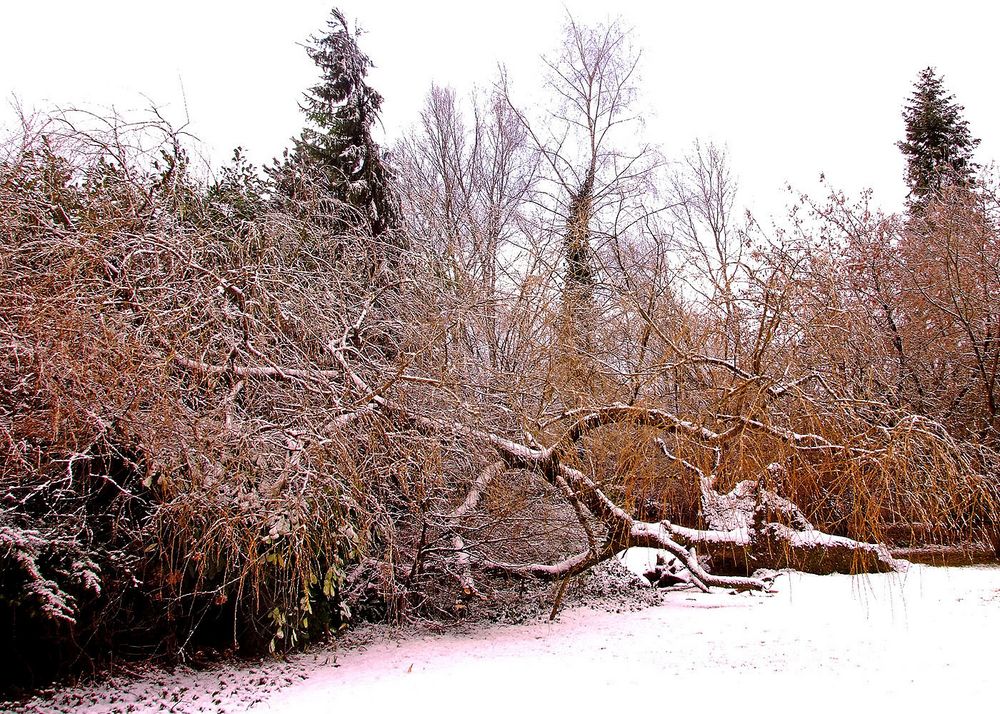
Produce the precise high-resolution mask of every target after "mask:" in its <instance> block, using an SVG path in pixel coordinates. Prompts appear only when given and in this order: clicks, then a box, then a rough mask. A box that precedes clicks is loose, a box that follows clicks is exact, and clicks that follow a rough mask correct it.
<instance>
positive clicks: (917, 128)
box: [897, 67, 979, 207]
mask: <svg viewBox="0 0 1000 714" xmlns="http://www.w3.org/2000/svg"><path fill="white" fill-rule="evenodd" d="M964 111H965V107H963V106H962V105H960V104H957V103H956V102H955V95H954V94H948V93H947V92H946V90H945V88H944V84H943V82H942V79H941V77H939V76H938V75H937V74H936V73H935V71H934V68H933V67H927V68H926V69H924V70H922V71H921V72H920V76H919V78H918V79H917V82H916V83H915V84H914V90H913V94H912V95H911V96H910V99H909V100H908V101H907V103H906V107H905V108H904V109H903V120H904V122H905V123H906V140H905V141H900V142H898V143H897V146H898V147H899V149H900V151H902V152H903V155H904V156H905V157H906V182H907V184H908V185H909V187H910V197H909V198H910V202H911V206H914V207H920V206H923V205H925V204H926V203H927V201H929V200H930V199H931V198H934V197H935V196H938V195H940V193H941V191H942V190H943V189H945V188H947V187H949V186H959V187H969V186H972V185H973V183H974V181H975V174H976V171H977V170H978V168H979V166H978V165H977V164H975V163H974V162H973V160H972V154H973V152H974V151H975V148H976V147H977V146H978V145H979V139H975V138H973V137H972V134H971V133H970V132H969V122H967V121H966V120H965V119H964V118H963V117H962V113H963V112H964Z"/></svg>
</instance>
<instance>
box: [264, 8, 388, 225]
mask: <svg viewBox="0 0 1000 714" xmlns="http://www.w3.org/2000/svg"><path fill="white" fill-rule="evenodd" d="M331 15H332V16H331V18H330V19H329V20H328V21H327V32H326V33H325V34H323V35H321V36H318V37H312V38H310V44H309V45H308V46H307V47H306V52H307V53H308V54H309V57H310V58H311V59H312V60H313V62H315V63H316V66H317V67H319V69H320V71H321V77H320V81H319V83H318V84H316V85H315V86H314V87H312V89H310V90H309V91H308V92H306V94H305V97H304V102H303V104H302V105H300V107H301V109H302V111H303V113H304V114H305V115H306V127H305V128H304V129H303V130H302V133H301V135H300V136H299V138H298V139H295V143H294V149H293V151H292V153H291V156H289V157H286V162H285V164H286V165H285V166H284V167H282V169H284V170H285V171H286V172H287V169H288V168H289V167H288V164H291V165H292V167H294V168H300V167H304V168H306V169H312V170H314V171H315V172H316V174H318V176H319V177H320V179H321V184H322V188H323V189H325V191H327V192H328V193H329V194H330V195H331V196H332V197H333V198H334V199H336V200H337V201H338V202H339V203H340V204H341V208H342V209H343V208H346V209H347V210H346V211H343V210H341V213H342V214H344V215H343V220H344V221H345V222H347V223H348V224H353V225H358V224H360V226H359V227H361V228H364V229H365V230H366V232H368V233H370V234H371V235H372V236H373V237H375V238H383V240H384V234H386V233H387V232H388V231H390V230H391V229H392V228H394V227H395V226H396V224H397V222H398V208H397V201H396V197H395V194H394V192H393V190H392V188H391V186H390V175H389V170H388V168H387V166H386V163H385V160H384V156H383V153H382V150H381V148H380V147H379V146H378V144H376V143H375V141H374V140H373V139H372V135H371V132H372V127H373V126H374V124H375V122H376V121H377V120H378V118H379V110H380V108H381V106H382V97H381V96H380V95H379V93H378V92H376V91H375V90H374V89H372V88H371V87H369V86H368V85H367V84H366V82H365V78H366V76H367V74H368V69H369V68H370V67H372V62H371V60H369V59H368V57H367V55H365V54H364V53H362V52H361V50H360V49H359V48H358V44H357V40H356V35H355V34H352V33H351V32H350V31H349V29H348V26H347V21H346V20H345V19H344V15H343V14H342V13H341V12H340V11H339V10H337V9H336V8H335V9H334V10H333V11H332V13H331ZM275 173H279V174H280V173H281V172H280V171H278V172H275ZM275 178H276V179H277V181H278V183H279V185H283V186H284V187H285V189H286V193H287V192H293V191H294V188H293V187H294V186H295V178H294V172H293V175H292V176H289V175H287V173H286V174H285V176H283V177H281V176H275Z"/></svg>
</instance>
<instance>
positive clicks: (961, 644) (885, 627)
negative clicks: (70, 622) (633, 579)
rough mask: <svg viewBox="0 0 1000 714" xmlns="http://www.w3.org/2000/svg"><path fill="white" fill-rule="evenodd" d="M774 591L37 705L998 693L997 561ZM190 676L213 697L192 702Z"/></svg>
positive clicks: (762, 703)
mask: <svg viewBox="0 0 1000 714" xmlns="http://www.w3.org/2000/svg"><path fill="white" fill-rule="evenodd" d="M640 556H643V557H647V558H648V557H649V554H633V555H631V556H626V557H625V558H624V560H625V561H626V562H625V564H626V565H627V566H628V567H630V569H632V568H631V566H630V565H629V563H630V562H631V561H632V559H636V560H638V559H639V557H640ZM653 557H654V558H655V556H653ZM643 565H645V564H643ZM775 589H776V592H774V593H771V594H767V595H761V594H759V593H757V594H754V593H742V594H730V593H729V592H727V591H725V590H715V591H713V592H711V593H708V594H703V593H700V592H697V591H694V590H691V589H680V590H668V591H663V595H662V604H661V605H659V606H656V607H649V608H645V609H642V610H638V611H623V612H610V611H608V609H607V606H606V605H605V606H602V607H601V608H594V607H575V608H572V609H567V610H564V611H563V612H562V614H561V615H560V616H559V617H558V618H557V620H556V621H554V622H549V621H548V620H539V621H535V622H532V623H529V624H525V625H517V626H504V627H497V626H492V627H487V626H476V627H471V628H468V629H467V631H465V632H455V631H448V630H444V631H442V632H440V633H432V632H428V631H426V630H425V631H424V632H422V633H417V634H413V633H411V634H410V635H409V636H407V637H405V638H402V639H399V638H398V634H399V633H396V635H394V636H392V637H380V638H377V639H376V640H374V641H369V642H367V643H366V644H364V645H359V646H357V647H356V648H354V649H352V650H350V651H343V650H342V651H340V652H339V653H336V652H333V651H329V652H327V653H312V654H309V655H305V656H301V657H298V658H295V659H294V660H293V661H292V663H291V664H276V665H272V666H273V667H275V668H276V669H281V668H282V667H286V668H288V669H285V670H284V674H281V675H278V677H277V678H275V677H272V676H270V675H269V674H266V673H264V674H260V673H257V674H250V673H247V672H241V671H239V670H238V669H235V668H224V669H221V670H218V671H216V672H203V673H197V674H193V673H192V674H190V675H189V677H188V679H187V680H185V683H184V685H183V686H186V687H188V689H187V690H186V691H185V692H184V693H182V695H181V696H176V695H175V694H172V693H170V692H168V693H167V695H163V694H162V692H161V691H157V687H154V686H150V682H151V681H152V680H149V681H146V680H138V681H135V682H132V683H125V682H121V683H116V684H115V685H114V686H109V687H104V688H94V689H91V690H87V691H83V690H64V691H63V692H62V693H61V696H60V697H59V698H58V700H51V699H50V700H48V701H42V700H36V701H34V702H32V703H31V704H30V706H29V708H28V709H27V711H71V710H77V711H87V712H111V711H182V712H196V711H227V712H251V713H257V712H260V713H265V712H267V713H273V712H296V713H298V712H302V713H304V714H305V713H309V712H324V713H325V712H333V711H369V710H375V711H407V712H413V711H415V712H421V711H455V710H459V709H461V710H466V709H469V710H473V711H476V712H501V711H502V712H510V711H517V710H522V709H525V708H528V709H530V710H557V709H558V710H565V711H569V710H572V709H573V708H574V707H581V708H582V709H583V710H584V711H594V710H597V709H599V708H603V707H611V706H615V707H622V706H625V707H629V708H633V707H641V708H643V709H651V710H656V711H661V710H666V709H667V708H669V709H677V708H687V707H691V708H697V710H699V711H700V710H711V709H713V708H720V709H721V708H724V709H731V708H732V707H733V706H749V705H750V704H751V703H755V704H754V708H757V707H760V708H761V709H762V710H765V711H770V710H777V711H781V710H787V709H792V710H799V709H804V710H805V711H808V712H810V714H812V713H813V712H834V711H836V712H838V713H839V712H843V711H845V710H854V709H857V708H861V709H862V710H874V709H878V708H885V709H886V710H892V711H900V710H902V709H904V708H906V709H907V710H909V711H918V712H922V711H933V710H935V709H938V708H943V707H947V710H949V711H950V710H953V709H955V708H956V707H962V706H965V705H971V706H973V707H975V708H977V709H978V708H981V707H982V706H986V705H988V704H989V703H990V702H994V701H995V696H996V686H997V684H996V682H997V680H996V678H995V670H996V664H995V658H994V657H992V656H987V653H989V652H993V651H995V648H996V646H997V644H998V643H1000V568H997V567H971V568H928V567H924V566H914V567H912V568H910V570H909V571H907V572H906V573H891V574H885V575H868V576H844V575H828V576H813V575H802V574H798V573H785V574H783V575H782V577H780V578H779V579H778V580H777V581H776V582H775ZM619 609H623V608H619ZM261 671H263V670H261ZM254 677H258V678H259V679H257V680H255V679H254ZM181 679H183V677H181ZM256 682H261V684H257V683H256ZM222 683H224V684H225V685H226V686H225V687H224V688H220V687H221V684H222ZM157 686H159V685H157ZM174 686H177V685H174ZM223 689H224V690H225V691H224V692H223ZM67 692H69V693H70V694H72V696H75V697H80V699H79V700H78V701H79V705H78V706H76V707H74V706H69V701H70V700H68V699H67V698H66V695H67ZM192 692H197V693H199V695H200V696H207V695H209V694H211V699H210V700H208V701H206V700H205V699H199V700H192V698H191V693H192ZM216 692H219V693H216ZM102 696H103V697H107V698H108V700H107V701H105V702H103V703H102V702H95V698H98V699H99V698H100V697H102ZM112 696H114V697H116V699H117V701H115V702H111V700H110V697H112ZM216 700H218V702H216ZM129 705H130V706H129ZM991 707H992V705H990V708H991Z"/></svg>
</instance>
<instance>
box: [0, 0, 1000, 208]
mask: <svg viewBox="0 0 1000 714" xmlns="http://www.w3.org/2000/svg"><path fill="white" fill-rule="evenodd" d="M5 5H6V7H4V9H3V15H2V17H3V25H4V30H3V32H2V36H0V93H2V94H4V95H5V96H6V97H7V98H8V102H7V103H8V104H10V102H11V100H12V99H13V98H14V97H17V98H18V99H19V101H20V102H21V103H22V104H23V106H24V107H25V109H27V110H32V109H44V108H45V107H48V106H51V105H53V104H58V105H70V104H77V105H86V106H88V107H95V106H96V107H101V106H110V105H114V106H115V107H116V108H119V109H122V110H128V109H134V108H141V107H142V106H143V105H144V104H145V103H146V100H145V99H144V96H145V97H148V98H149V99H150V100H152V101H155V102H156V103H157V104H159V105H161V106H165V107H166V112H167V114H168V116H171V117H173V118H175V120H178V121H181V120H183V119H184V116H185V109H184V98H186V102H187V113H188V115H189V116H190V120H191V126H190V129H191V130H192V131H193V132H194V133H195V134H197V135H198V136H199V137H200V139H201V140H202V142H203V150H204V152H205V154H206V155H207V156H209V157H210V158H211V159H212V160H213V161H214V162H216V163H218V162H219V161H222V160H224V159H226V158H227V157H228V155H229V154H230V153H231V151H232V149H233V147H235V146H237V145H242V146H244V147H246V148H247V149H248V152H249V154H250V157H251V159H252V160H254V161H255V162H258V163H261V162H266V161H268V160H269V159H270V158H271V157H272V156H275V155H277V154H279V153H280V152H281V150H282V148H283V147H285V146H286V145H287V144H288V140H289V137H291V136H292V135H293V134H296V133H297V132H298V130H299V128H300V127H301V121H302V120H301V116H300V115H299V112H298V109H297V102H298V100H299V97H300V96H301V93H302V91H303V90H304V89H306V88H307V87H308V86H310V84H311V83H313V81H314V79H315V78H316V71H315V67H314V66H313V65H312V64H311V62H310V61H309V59H308V58H307V57H306V55H305V52H304V51H303V49H302V47H301V43H302V42H304V41H305V40H306V38H308V36H309V35H310V34H313V33H315V32H318V31H319V30H321V29H322V28H323V27H324V23H325V21H326V19H327V17H328V16H329V10H330V6H331V2H330V1H329V0H319V1H317V0H290V1H289V2H285V3H277V2H273V1H271V2H253V1H247V0H243V1H235V0H197V1H196V0H169V1H167V0H164V1H162V2H140V1H138V0H132V1H131V2H124V1H115V0H86V1H80V0H75V1H73V0H34V2H33V3H27V2H23V3H22V2H19V3H13V2H8V3H5ZM991 5H992V3H987V2H963V1H956V0H951V1H950V2H948V3H945V2H940V1H939V2H921V1H913V0H910V1H907V2H894V1H886V0H878V1H876V0H868V2H854V1H846V2H845V1H842V2H838V3H822V4H821V3H813V2H805V1H803V0H798V1H795V2H746V1H744V2H721V1H720V2H710V1H707V0H706V1H702V2H692V1H691V0H686V1H685V2H676V1H674V0H660V1H659V2H639V1H631V2H630V1H628V0H625V1H620V2H618V3H609V2H607V1H606V0H605V1H604V2H589V1H588V2H580V1H575V0H567V2H565V3H563V2H559V1H556V0H501V1H499V2H489V3H481V2H471V1H470V0H465V1H464V2H461V1H445V0H421V1H420V2H389V1H388V0H341V2H340V3H339V7H340V8H341V9H342V10H343V11H344V13H345V14H346V15H347V16H348V18H349V19H350V20H352V21H356V22H357V23H358V24H359V25H360V26H361V27H362V28H363V29H364V30H365V35H364V36H363V37H362V38H361V40H360V44H361V47H362V50H364V51H365V52H366V53H367V54H368V55H369V56H370V57H371V58H372V60H373V61H374V62H375V64H376V69H375V70H373V72H372V73H371V75H370V80H371V84H372V86H374V87H375V88H376V89H377V90H378V91H379V92H381V93H382V94H383V96H384V97H385V104H384V106H383V121H384V126H385V131H386V133H387V134H388V137H386V140H387V141H390V140H391V139H392V138H393V137H395V136H397V135H398V133H399V132H400V131H401V130H403V129H404V128H405V127H406V126H408V125H410V124H411V123H412V122H413V121H414V120H415V118H416V116H417V113H418V111H419V109H420V106H421V103H422V101H423V98H424V96H425V94H426V92H427V90H428V88H429V86H430V83H431V82H432V81H435V82H437V83H439V84H450V85H453V86H454V87H456V89H459V90H466V89H468V88H470V87H472V86H473V85H475V84H478V85H480V86H489V85H490V84H491V82H492V81H493V79H494V78H495V77H496V68H497V65H498V63H504V64H506V65H507V67H508V68H509V71H510V74H511V76H512V79H513V80H514V82H515V83H516V84H517V85H519V86H524V87H527V86H530V85H531V84H532V83H533V82H536V81H537V75H538V69H539V63H538V56H539V54H541V53H543V52H546V51H549V50H551V49H553V48H554V47H556V46H557V45H558V43H559V39H560V34H561V26H562V24H563V22H564V19H565V16H566V12H567V11H569V12H571V13H572V14H573V15H574V16H575V17H576V18H577V19H578V20H582V21H584V22H586V21H592V20H607V19H608V12H609V9H613V10H614V12H616V13H620V15H621V16H622V18H623V21H624V22H625V23H627V24H629V25H631V26H633V27H634V41H635V44H636V45H637V46H638V47H640V48H641V49H642V51H643V56H642V64H641V71H642V85H641V86H642V93H643V98H644V104H645V105H646V106H647V107H648V108H649V112H648V116H647V126H646V131H647V134H648V138H649V140H651V141H653V142H655V143H657V144H659V145H661V146H662V147H663V149H664V151H665V152H666V153H667V155H668V156H674V157H676V156H678V155H679V154H681V153H682V152H683V151H684V150H685V149H686V148H687V147H688V146H689V145H690V143H691V142H692V141H693V140H694V139H696V138H701V139H707V140H713V141H716V142H718V143H725V144H727V145H728V147H729V153H730V157H731V160H732V165H733V168H734V170H735V172H736V174H737V175H738V176H739V178H740V184H741V187H742V189H743V200H744V203H746V204H749V205H750V206H751V207H752V208H754V209H755V210H756V212H758V213H759V214H765V215H766V214H767V213H770V212H772V211H776V210H778V208H779V207H780V206H781V205H782V204H783V203H784V201H785V198H784V196H783V195H782V194H781V188H782V185H783V184H784V183H785V182H791V183H792V184H793V185H794V186H796V187H798V188H801V189H805V190H809V191H812V192H815V191H816V190H817V183H816V180H817V177H818V176H819V174H820V172H824V173H825V174H826V176H827V178H828V180H830V182H831V183H833V184H834V185H836V186H839V187H842V188H844V189H846V190H848V191H850V192H856V191H858V190H860V189H861V188H863V187H871V188H873V189H874V190H875V194H876V201H877V202H878V203H879V204H880V205H882V206H885V207H886V208H889V209H894V208H896V207H898V206H899V205H900V204H901V202H902V199H903V197H904V196H905V188H904V184H903V181H902V174H903V160H902V158H901V156H900V154H899V151H898V149H896V147H895V142H896V141H897V140H899V139H900V138H901V137H902V134H903V126H902V119H901V118H900V111H901V108H902V105H903V103H904V101H905V99H906V97H907V95H908V94H909V92H910V91H911V89H912V83H913V81H914V79H915V78H916V76H917V73H918V72H919V70H920V69H921V68H923V67H925V66H928V65H933V66H935V67H937V68H938V70H939V71H940V72H941V73H942V74H943V75H944V77H945V84H946V86H947V87H948V89H949V90H950V91H952V92H954V93H955V94H956V95H957V98H958V100H959V102H960V103H962V104H963V105H964V106H965V108H966V118H967V119H968V120H969V122H970V124H971V128H972V132H973V134H974V135H976V136H978V137H980V138H981V139H982V144H981V146H980V149H979V154H978V157H979V159H980V161H981V162H983V163H987V162H990V161H992V160H994V159H995V158H996V157H997V156H998V154H1000V137H998V136H997V133H998V132H1000V92H998V90H997V77H998V76H1000V53H998V52H997V49H996V41H997V28H998V26H1000V24H998V22H997V21H998V20H1000V11H998V10H994V9H992V8H991ZM182 88H183V91H182ZM0 116H2V121H3V122H4V123H6V124H8V125H9V124H10V122H11V117H12V111H11V109H10V108H9V107H6V108H5V112H4V113H3V114H2V115H0Z"/></svg>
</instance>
